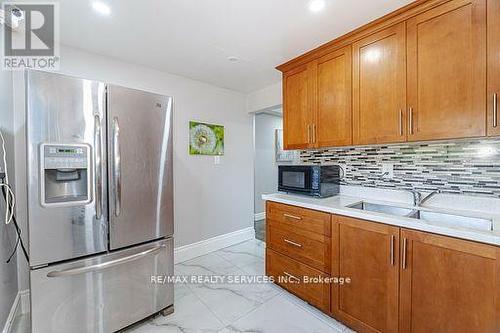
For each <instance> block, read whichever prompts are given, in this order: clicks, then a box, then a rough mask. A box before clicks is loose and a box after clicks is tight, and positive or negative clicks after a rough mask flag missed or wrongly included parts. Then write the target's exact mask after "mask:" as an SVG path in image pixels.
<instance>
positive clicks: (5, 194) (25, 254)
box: [2, 183, 30, 264]
mask: <svg viewBox="0 0 500 333" xmlns="http://www.w3.org/2000/svg"><path fill="white" fill-rule="evenodd" d="M4 184H5V183H4ZM5 186H8V187H9V189H10V190H11V191H12V188H11V187H10V185H8V184H5ZM5 186H2V194H3V198H4V200H5V203H7V191H5ZM9 209H11V210H12V209H14V207H13V206H12V203H11V202H10V203H9ZM12 222H13V223H14V227H15V228H16V234H17V240H16V245H15V246H14V250H13V251H12V254H11V255H10V256H9V259H7V264H8V263H9V262H10V261H11V260H12V258H13V257H14V255H15V254H16V252H17V249H18V247H19V244H20V245H21V249H22V250H23V253H24V257H25V258H26V261H27V262H30V259H29V256H28V251H26V248H25V247H24V243H23V239H22V238H21V228H19V225H18V224H17V220H16V216H15V214H14V213H13V214H12Z"/></svg>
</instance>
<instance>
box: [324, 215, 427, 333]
mask: <svg viewBox="0 0 500 333" xmlns="http://www.w3.org/2000/svg"><path fill="white" fill-rule="evenodd" d="M332 240H333V244H334V245H333V246H332V276H338V277H344V278H350V279H351V283H349V284H344V285H332V313H333V315H334V316H335V317H336V318H338V319H340V320H342V321H344V322H346V323H347V324H348V325H349V326H350V327H351V328H353V329H355V330H356V331H359V332H384V333H390V332H397V331H398V295H399V290H398V285H399V266H398V264H397V263H398V260H399V255H398V253H399V250H398V249H399V228H397V227H392V226H388V225H384V224H379V223H372V222H368V221H363V220H357V219H353V218H348V217H340V216H334V217H333V227H332ZM429 332H430V331H429Z"/></svg>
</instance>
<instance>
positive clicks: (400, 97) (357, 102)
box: [352, 23, 406, 144]
mask: <svg viewBox="0 0 500 333" xmlns="http://www.w3.org/2000/svg"><path fill="white" fill-rule="evenodd" d="M352 51H353V91H352V92H353V134H354V143H355V144H369V143H387V142H400V141H405V140H406V129H405V126H404V124H405V108H406V50H405V24H404V23H401V24H398V25H395V26H393V27H390V28H387V29H385V30H383V31H381V32H379V33H376V34H373V35H371V36H368V37H366V38H364V39H362V40H360V41H358V42H356V43H354V44H353V47H352Z"/></svg>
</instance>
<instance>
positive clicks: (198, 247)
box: [174, 227, 255, 264]
mask: <svg viewBox="0 0 500 333" xmlns="http://www.w3.org/2000/svg"><path fill="white" fill-rule="evenodd" d="M254 238H255V230H254V229H253V227H250V228H245V229H241V230H237V231H234V232H230V233H228V234H224V235H220V236H217V237H213V238H209V239H205V240H202V241H200V242H196V243H193V244H189V245H184V246H179V247H177V248H175V249H174V262H175V263H176V264H177V263H180V262H183V261H186V260H189V259H193V258H196V257H199V256H202V255H205V254H208V253H210V252H214V251H217V250H220V249H223V248H225V247H228V246H231V245H234V244H238V243H241V242H244V241H247V240H250V239H254Z"/></svg>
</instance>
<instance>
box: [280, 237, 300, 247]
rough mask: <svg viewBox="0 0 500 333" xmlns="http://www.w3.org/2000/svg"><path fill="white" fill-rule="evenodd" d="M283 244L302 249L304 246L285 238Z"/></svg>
mask: <svg viewBox="0 0 500 333" xmlns="http://www.w3.org/2000/svg"><path fill="white" fill-rule="evenodd" d="M283 242H285V243H288V244H290V245H293V246H296V247H302V244H299V243H296V242H294V241H291V240H289V239H286V238H283Z"/></svg>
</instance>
